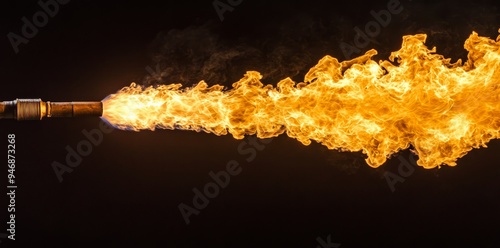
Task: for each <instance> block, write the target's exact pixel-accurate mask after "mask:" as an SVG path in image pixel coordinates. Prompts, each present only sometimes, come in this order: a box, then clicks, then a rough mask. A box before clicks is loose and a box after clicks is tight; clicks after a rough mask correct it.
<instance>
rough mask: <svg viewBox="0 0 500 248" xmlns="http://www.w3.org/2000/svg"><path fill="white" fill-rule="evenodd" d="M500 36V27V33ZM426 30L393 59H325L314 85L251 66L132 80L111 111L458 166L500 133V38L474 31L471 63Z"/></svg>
mask: <svg viewBox="0 0 500 248" xmlns="http://www.w3.org/2000/svg"><path fill="white" fill-rule="evenodd" d="M499 32H500V30H499ZM426 38H427V36H426V35H425V34H417V35H408V36H404V37H403V43H402V47H401V49H400V50H399V51H396V52H393V53H391V55H390V57H389V61H387V60H383V61H380V62H378V63H377V62H375V61H374V60H372V57H373V56H374V55H376V54H377V51H376V50H373V49H372V50H369V51H367V52H366V54H364V55H362V56H360V57H357V58H355V59H352V60H350V61H343V62H339V61H338V60H337V59H336V58H333V57H331V56H325V57H324V58H322V59H321V60H320V61H319V63H318V64H317V65H316V66H314V67H313V68H311V69H310V71H309V72H308V73H307V74H306V76H305V80H304V82H301V83H298V84H295V82H294V81H292V80H291V79H290V78H286V79H283V80H281V81H280V82H279V83H278V84H277V87H274V86H272V85H264V84H263V83H262V82H261V81H260V79H261V78H262V76H261V75H260V74H259V73H258V72H256V71H248V72H247V73H246V74H245V75H244V77H243V78H242V79H240V80H239V81H238V82H236V83H234V84H233V88H232V89H229V90H224V87H223V86H221V85H213V86H208V85H207V83H205V82H204V81H201V82H199V83H198V84H197V85H195V86H193V87H191V88H183V86H182V85H181V84H170V85H161V86H157V87H147V88H146V87H142V86H138V85H136V84H134V83H132V84H131V85H130V86H129V87H125V88H123V89H121V90H120V91H118V92H117V93H116V94H112V95H110V96H108V97H107V98H106V99H104V100H103V103H104V115H103V117H104V118H105V119H106V120H107V121H109V122H110V123H111V124H113V125H114V126H115V127H117V128H119V129H127V130H135V131H138V130H154V129H156V128H162V129H183V130H194V131H197V132H200V131H204V132H207V133H214V134H216V135H226V134H228V133H230V134H232V135H233V137H234V138H236V139H242V138H243V137H244V135H254V134H255V135H257V137H259V138H269V137H275V136H278V135H280V134H282V133H285V132H286V134H287V135H288V136H290V137H292V138H295V139H297V140H298V141H300V142H301V143H302V144H304V145H309V144H311V140H314V141H316V142H319V143H321V144H323V145H325V146H327V147H328V148H329V149H338V150H341V151H362V152H363V153H365V154H366V155H367V159H366V162H367V163H368V165H370V166H371V167H378V166H380V165H382V164H384V163H385V162H386V160H387V159H388V158H389V157H390V156H391V155H392V154H394V153H397V152H398V151H399V150H402V149H407V148H409V147H410V145H411V146H412V147H413V150H412V151H413V152H414V153H415V154H416V155H418V157H419V160H418V165H420V166H422V167H424V168H434V167H436V166H440V165H443V164H446V165H449V166H455V165H456V160H457V159H458V158H460V157H462V156H464V155H465V154H467V152H469V151H470V150H471V149H472V148H480V147H486V144H487V143H488V142H489V141H490V140H491V139H497V138H499V137H500V133H499V131H500V87H499V86H500V84H499V82H498V80H499V79H500V50H499V48H500V41H499V40H500V36H499V37H498V38H497V40H496V41H494V40H492V39H489V38H486V37H481V36H478V34H477V33H475V32H473V33H472V34H471V35H470V37H469V38H468V39H467V40H466V41H465V45H464V47H465V49H466V50H467V51H468V52H469V53H468V59H467V61H466V62H465V63H462V61H461V60H458V61H456V62H454V63H451V62H450V61H451V60H450V59H447V58H444V57H443V56H442V55H439V54H436V48H435V47H434V48H432V49H429V48H427V47H426V46H425V44H424V43H425V40H426Z"/></svg>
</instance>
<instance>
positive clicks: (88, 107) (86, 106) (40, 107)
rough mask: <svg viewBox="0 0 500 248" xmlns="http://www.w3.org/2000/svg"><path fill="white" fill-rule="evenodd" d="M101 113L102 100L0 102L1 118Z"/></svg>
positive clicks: (19, 118)
mask: <svg viewBox="0 0 500 248" xmlns="http://www.w3.org/2000/svg"><path fill="white" fill-rule="evenodd" d="M101 115H102V102H49V101H47V102H44V101H42V100H41V99H16V100H14V101H3V102H0V119H16V120H41V119H43V118H47V117H78V116H101Z"/></svg>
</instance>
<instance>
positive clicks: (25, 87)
mask: <svg viewBox="0 0 500 248" xmlns="http://www.w3.org/2000/svg"><path fill="white" fill-rule="evenodd" d="M223 2H225V1H223ZM387 2H388V1H375V2H373V1H371V2H370V3H365V2H363V1H344V2H341V3H337V2H335V1H290V2H284V1H283V2H266V1H250V0H243V2H242V3H241V4H240V5H238V6H235V7H234V10H233V11H232V12H226V13H224V20H223V21H221V20H220V19H219V17H218V15H217V12H216V11H215V9H214V7H213V5H212V1H210V0H207V1H198V2H183V1H162V2H160V1H157V2H155V1H153V2H147V1H115V2H112V1H106V3H102V2H101V1H76V0H73V1H70V2H69V3H68V4H66V5H64V6H60V10H59V12H58V13H57V15H56V16H55V17H53V18H50V20H49V22H48V24H47V25H46V26H44V27H42V28H40V29H39V32H38V34H37V35H36V36H35V37H34V38H32V39H30V41H29V43H28V44H22V45H20V46H19V50H20V51H19V53H18V54H16V53H14V50H13V49H12V46H11V45H10V43H9V40H8V39H7V34H8V33H9V32H14V33H17V34H20V30H21V26H22V22H21V18H22V17H23V16H26V17H28V18H31V17H32V16H33V14H34V13H35V12H37V11H39V10H40V7H39V6H38V4H37V3H36V1H14V0H7V1H4V2H2V4H3V6H2V8H1V9H2V10H1V11H2V12H1V13H2V16H1V18H2V21H1V23H0V25H1V26H0V28H1V32H0V34H1V35H2V37H3V38H1V39H0V54H1V59H0V63H1V67H0V71H1V74H0V76H1V81H0V84H1V88H0V99H1V100H13V99H15V98H42V99H43V100H50V101H71V100H101V99H103V98H104V97H106V96H107V95H108V94H111V93H113V92H115V91H117V90H118V89H120V88H121V87H123V86H126V85H128V84H130V83H131V82H133V81H135V82H139V83H141V82H142V83H144V84H155V83H159V82H163V83H183V84H185V85H186V86H190V85H192V84H194V83H196V82H198V81H199V80H202V79H206V80H207V81H208V82H209V83H210V84H215V83H219V84H224V85H226V86H230V85H231V83H232V82H234V81H236V80H237V79H238V78H240V77H241V76H242V75H243V74H244V72H245V71H247V70H259V71H261V72H262V73H263V75H264V79H263V81H264V82H265V83H270V84H275V83H276V82H277V80H279V79H281V78H285V77H287V76H290V77H292V78H293V79H294V80H297V81H300V80H301V79H302V78H303V76H304V74H305V73H306V72H307V70H308V69H309V68H310V67H312V66H314V64H315V63H316V62H317V61H318V60H319V59H320V58H321V57H322V56H323V55H326V54H330V55H332V56H335V57H337V58H339V59H340V60H343V59H345V57H344V54H343V53H342V51H341V50H340V48H339V44H340V42H347V43H352V42H353V38H354V35H355V33H354V27H356V26H357V27H361V28H364V25H365V24H366V23H368V22H369V21H371V20H373V17H372V16H371V15H370V11H371V10H375V11H379V10H382V9H386V5H387ZM494 2H495V1H490V2H479V1H474V2H472V3H468V2H467V3H466V2H456V1H443V2H438V3H436V2H434V1H407V0H401V5H402V6H403V7H404V11H403V12H402V13H400V14H398V15H394V16H392V21H391V23H390V24H389V25H388V26H387V27H386V28H383V29H382V30H381V32H380V34H379V35H378V36H377V37H375V38H374V40H373V41H372V42H371V43H370V44H369V45H368V46H367V47H365V48H363V49H361V50H363V51H366V50H368V49H369V48H376V49H377V50H379V55H378V56H377V59H384V58H387V56H388V55H389V53H390V52H391V51H395V50H397V49H398V48H399V46H400V45H401V37H402V36H403V35H407V34H415V33H422V32H424V33H427V34H428V35H429V37H428V44H429V46H437V49H438V52H439V53H441V54H444V55H445V56H446V57H451V58H453V60H456V59H458V58H462V59H466V55H467V54H466V51H464V49H463V42H464V41H465V39H466V38H467V37H468V35H470V33H471V32H472V31H473V30H475V31H477V32H479V34H480V35H482V36H488V37H492V38H494V37H496V36H497V35H498V32H497V30H498V28H500V19H499V16H498V15H499V12H498V9H497V5H496V4H495V3H494ZM171 30H176V31H171ZM230 52H233V53H236V54H237V55H235V56H233V57H229V58H228V57H224V55H225V54H229V53H230ZM214 54H215V55H214ZM212 55H213V56H215V57H211V56H212ZM157 65H159V68H160V69H162V70H163V69H165V70H163V72H164V73H163V74H162V73H159V74H155V75H153V76H151V75H150V74H149V72H148V70H146V69H145V68H146V67H147V66H150V67H151V68H153V69H155V68H156V66H157ZM210 68H212V69H211V70H210ZM99 122H100V120H99V119H97V118H84V119H57V120H54V119H50V120H44V121H34V122H17V121H12V120H2V121H1V122H0V130H1V132H0V137H4V138H3V139H4V141H3V142H2V143H3V144H4V148H2V149H0V151H1V152H5V153H6V150H7V134H8V133H15V134H16V137H17V138H16V149H17V167H16V177H17V185H18V187H19V188H18V190H17V194H16V216H17V218H16V241H10V240H7V239H6V238H3V239H0V241H2V242H1V243H0V247H4V246H5V247H10V246H16V245H17V246H19V247H21V246H24V247H34V246H49V247H59V246H62V247H93V246H98V245H104V244H107V245H112V246H121V247H123V246H124V247H129V246H130V247H132V246H134V247H135V246H139V245H143V246H145V247H150V246H160V245H162V246H166V247H316V246H317V245H318V242H317V238H318V237H319V238H322V239H323V240H327V237H328V236H330V238H331V240H332V241H333V242H336V243H340V244H341V246H340V247H466V246H467V247H498V245H499V244H500V243H499V238H498V232H499V226H498V223H499V220H500V218H499V213H498V209H499V207H500V200H499V192H500V184H499V183H498V180H499V179H500V169H499V167H498V164H499V162H498V161H499V159H500V155H499V153H498V151H499V149H500V142H499V141H498V140H494V141H492V142H490V144H489V148H486V149H479V150H473V151H471V152H470V153H469V154H468V155H467V156H465V157H464V158H461V159H459V160H458V166H456V167H447V166H445V167H442V168H441V169H432V170H425V169H422V168H416V170H415V171H414V173H413V174H412V175H411V176H409V177H408V178H406V180H405V181H404V182H403V183H398V184H396V190H395V192H391V190H390V188H389V186H388V184H387V182H386V180H385V178H384V176H383V175H384V172H386V171H390V172H394V173H397V168H398V164H399V160H398V159H397V158H396V156H397V155H395V157H393V158H392V159H390V160H389V161H388V162H387V163H386V164H385V165H383V166H382V167H380V168H378V169H373V168H370V167H369V166H367V165H366V163H365V162H364V160H363V158H364V156H363V155H362V154H359V153H342V152H337V151H329V150H327V149H325V148H324V147H322V146H321V145H318V144H312V145H310V146H303V145H301V144H300V143H299V142H297V141H296V140H293V139H290V138H288V137H286V136H285V135H282V136H280V137H278V138H275V139H274V140H273V141H272V142H271V143H270V144H268V145H266V146H265V149H264V150H262V151H258V152H257V156H256V158H255V159H254V160H252V161H251V162H247V161H246V160H245V159H246V158H247V157H248V154H246V155H245V154H240V153H239V152H238V149H237V148H238V145H239V144H240V143H241V142H242V141H239V140H235V139H233V138H232V137H230V136H221V137H218V136H214V135H211V134H205V133H196V132H190V131H171V130H157V131H154V132H151V131H142V132H129V131H119V130H116V131H113V132H112V133H110V134H105V135H104V138H103V142H102V143H101V144H100V145H99V146H97V147H94V148H93V151H92V153H91V154H90V155H89V156H86V157H84V158H83V160H82V162H81V164H80V165H79V166H78V167H76V168H74V171H73V172H72V173H67V174H64V175H63V181H62V182H61V183H60V182H59V181H58V179H57V177H56V175H55V173H54V170H53V168H52V166H51V164H52V163H53V162H54V161H58V162H60V163H65V161H64V160H65V156H66V153H67V152H66V150H65V147H66V146H70V147H72V148H75V147H76V146H77V144H78V143H79V142H81V141H82V140H84V139H85V136H84V135H83V134H82V130H84V129H85V130H91V129H94V128H98V126H99ZM400 154H401V155H402V156H404V157H405V158H407V157H408V156H409V153H408V151H404V152H401V153H400ZM398 155H399V154H398ZM233 159H234V160H236V161H238V162H239V163H240V165H241V167H242V172H241V173H240V174H239V175H237V176H234V177H232V178H231V181H230V184H229V185H228V186H227V187H226V188H225V189H222V190H221V192H220V194H219V195H218V196H217V197H215V198H213V199H210V203H209V205H208V206H207V207H206V208H205V209H202V210H201V213H200V214H199V215H192V216H191V217H190V220H191V223H190V224H189V225H186V223H185V222H184V220H183V218H182V215H181V213H180V211H179V209H178V205H179V204H180V203H185V204H187V205H190V206H192V202H191V201H192V198H193V196H194V193H193V191H192V190H193V188H198V189H202V188H203V186H204V185H205V184H207V183H209V182H211V181H212V179H211V178H210V177H209V172H210V171H215V172H216V171H220V170H222V169H224V168H225V165H226V163H227V162H228V161H230V160H233ZM6 163H7V161H4V162H2V164H3V166H2V167H1V168H3V169H2V170H0V176H1V178H3V179H1V180H0V181H1V182H2V184H1V185H2V188H4V190H1V192H4V193H1V194H2V197H1V201H0V203H1V205H0V220H1V222H0V223H1V224H0V233H1V232H3V233H6V231H5V229H7V225H6V224H5V223H6V222H7V214H8V213H7V205H8V203H7V197H6V195H5V193H6V192H7V189H5V185H6V173H7V166H6Z"/></svg>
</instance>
